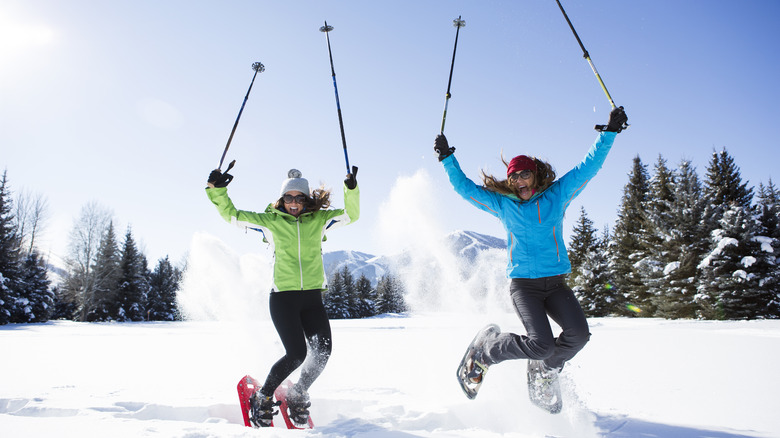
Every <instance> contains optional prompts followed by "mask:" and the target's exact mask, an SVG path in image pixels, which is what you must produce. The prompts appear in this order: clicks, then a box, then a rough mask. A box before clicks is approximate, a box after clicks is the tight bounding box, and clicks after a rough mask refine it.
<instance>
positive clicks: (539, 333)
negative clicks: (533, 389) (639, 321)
mask: <svg viewBox="0 0 780 438" xmlns="http://www.w3.org/2000/svg"><path fill="white" fill-rule="evenodd" d="M509 293H510V294H511V296H512V302H513V304H514V306H515V310H516V311H517V314H518V316H520V319H521V320H522V322H523V325H524V326H525V330H526V333H527V335H516V334H514V333H501V334H500V335H498V337H496V338H495V339H492V340H491V341H490V342H488V344H487V345H486V347H487V348H486V352H487V358H486V359H487V361H488V362H490V363H491V364H496V363H499V362H503V361H505V360H510V359H535V360H544V362H545V364H546V365H547V366H548V367H550V368H559V369H560V368H562V367H563V364H564V363H565V362H566V361H568V360H569V359H571V358H573V357H574V356H575V355H576V354H577V353H578V352H579V351H580V350H582V348H583V347H584V346H585V344H586V343H587V342H588V340H589V339H590V330H589V328H588V321H587V319H586V318H585V313H584V312H583V311H582V307H580V303H579V301H577V298H576V297H575V296H574V292H572V290H571V288H569V286H567V285H566V276H565V275H556V276H553V277H543V278H532V279H529V278H513V279H512V282H511V284H510V286H509ZM548 315H549V317H550V318H551V319H552V320H553V321H555V323H556V324H558V325H559V326H561V328H562V329H563V330H562V331H561V333H560V335H558V337H557V338H556V337H554V336H553V331H552V327H551V326H550V321H549V319H548Z"/></svg>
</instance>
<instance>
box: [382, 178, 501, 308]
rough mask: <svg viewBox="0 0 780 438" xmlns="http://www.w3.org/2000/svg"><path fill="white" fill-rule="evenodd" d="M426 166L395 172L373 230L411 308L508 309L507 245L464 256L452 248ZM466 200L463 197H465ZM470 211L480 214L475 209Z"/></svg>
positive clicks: (442, 210) (443, 212) (443, 213)
mask: <svg viewBox="0 0 780 438" xmlns="http://www.w3.org/2000/svg"><path fill="white" fill-rule="evenodd" d="M441 198H442V196H441V193H440V189H439V187H438V186H437V185H436V184H434V183H433V181H432V179H431V177H430V175H429V174H428V172H427V171H425V170H423V169H421V170H418V171H417V172H416V173H415V174H414V175H412V176H401V177H399V178H398V179H397V180H396V182H395V185H394V186H393V188H392V189H391V191H390V196H389V198H388V199H387V200H386V201H385V202H384V203H383V204H382V205H381V207H380V210H381V211H382V214H381V215H380V221H379V224H378V232H377V235H378V236H380V239H381V240H382V241H380V244H381V247H382V250H383V251H384V253H385V254H388V255H389V254H395V256H393V257H392V259H393V260H396V262H395V266H392V270H393V271H394V272H395V274H396V275H397V276H398V278H399V279H400V281H401V282H402V283H403V285H404V287H405V290H406V302H407V304H409V306H410V307H411V310H412V311H413V312H433V311H437V312H452V313H472V312H487V313H493V312H496V311H500V312H508V311H511V310H510V309H511V307H509V306H510V303H509V292H508V290H509V281H508V280H507V279H506V275H505V267H506V251H503V250H498V249H496V250H488V251H482V252H480V253H479V255H478V256H477V257H476V258H475V259H473V260H472V259H467V258H465V257H463V256H462V255H461V254H457V253H456V252H454V251H453V248H452V247H451V246H449V244H448V243H447V242H448V239H447V236H448V234H451V233H452V232H453V231H452V230H446V229H444V228H442V225H441V224H443V223H445V221H444V220H443V219H444V218H443V216H444V215H445V214H446V212H447V209H446V208H444V207H442V206H441V205H440V204H439V200H440V199H441ZM464 202H465V201H464ZM474 214H480V212H478V211H476V210H475V211H474Z"/></svg>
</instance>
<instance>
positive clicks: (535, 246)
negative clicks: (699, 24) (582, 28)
mask: <svg viewBox="0 0 780 438" xmlns="http://www.w3.org/2000/svg"><path fill="white" fill-rule="evenodd" d="M627 120H628V118H627V117H626V114H625V112H624V111H623V107H619V108H615V109H614V110H612V112H611V113H610V115H609V123H608V124H607V125H606V127H604V128H602V132H600V133H599V135H598V138H597V139H596V142H595V143H594V144H593V146H591V148H590V150H588V153H587V155H585V158H584V159H583V160H582V162H581V163H580V164H578V165H577V166H576V167H575V168H574V169H572V170H570V171H569V172H567V173H566V174H565V175H563V176H562V177H560V178H559V179H557V180H555V172H554V171H553V170H552V167H551V166H550V165H549V164H548V163H546V162H544V161H541V160H539V159H538V158H532V157H528V156H526V155H519V156H517V157H514V158H512V160H511V161H510V162H509V163H506V161H504V163H505V164H506V165H507V173H506V176H507V178H506V179H499V178H495V177H493V176H489V175H486V174H485V173H484V172H483V173H482V180H483V185H481V186H480V185H477V184H475V183H474V182H473V181H471V180H470V179H468V178H467V177H466V175H465V174H464V173H463V171H462V170H461V169H460V165H459V164H458V161H457V160H456V159H455V156H454V155H453V152H454V151H455V148H452V147H450V146H449V145H448V143H447V139H446V137H444V135H439V136H438V137H437V138H436V142H435V146H434V149H435V150H436V152H437V153H438V155H439V161H441V163H442V164H443V165H444V169H445V170H446V171H447V175H448V177H449V180H450V182H451V183H452V186H453V187H454V189H455V191H456V192H458V194H460V195H461V196H462V197H463V198H464V199H465V200H466V201H468V202H470V203H471V204H472V205H474V206H475V207H477V208H479V209H480V210H484V211H486V212H488V213H490V214H492V215H493V216H496V217H497V218H498V219H500V220H501V223H502V224H503V225H504V229H505V230H506V233H507V252H508V254H507V255H508V263H507V276H508V277H509V278H510V279H511V283H510V288H509V291H510V294H511V297H512V302H513V304H514V307H515V309H516V310H517V314H518V315H519V316H520V319H521V320H522V322H523V325H524V326H525V329H526V333H527V334H526V335H517V334H514V333H501V332H499V331H498V330H488V331H487V332H486V333H485V335H484V336H481V337H478V342H477V345H476V349H475V351H476V352H475V354H474V355H473V357H472V360H471V361H470V362H469V364H468V365H467V368H468V371H469V374H468V377H469V379H470V380H471V381H472V382H473V383H474V384H481V381H482V377H483V375H484V373H485V372H486V371H487V369H488V367H489V366H491V365H494V364H497V363H499V362H502V361H505V360H509V359H530V361H529V370H530V369H531V368H534V369H538V370H539V372H542V373H544V374H545V379H546V380H547V381H556V378H557V373H558V371H560V370H561V369H562V368H563V365H564V363H565V362H566V361H568V360H569V359H571V358H572V357H574V355H576V354H577V352H579V351H580V350H581V349H582V348H583V347H584V346H585V344H586V343H587V342H588V339H589V338H590V333H589V329H588V322H587V320H586V318H585V314H584V312H583V311H582V308H581V307H580V304H579V302H578V301H577V299H576V298H575V296H574V293H573V292H572V290H571V288H569V286H567V285H566V274H568V273H570V272H571V263H570V262H569V256H568V254H567V253H566V248H565V246H564V242H563V218H564V213H565V212H566V209H567V208H568V206H569V205H570V204H571V201H572V200H573V199H574V198H575V197H576V196H577V195H579V194H580V192H581V191H582V189H583V188H585V185H586V184H587V183H588V181H590V179H591V178H593V177H594V176H595V175H596V173H597V172H598V171H599V169H600V168H601V166H602V164H603V163H604V160H605V159H606V157H607V153H608V152H609V150H610V148H611V147H612V143H613V141H614V140H615V136H616V135H617V133H618V132H620V131H621V130H622V129H623V128H624V127H625V126H627V125H625V123H626V121H627ZM548 315H549V317H550V318H552V319H553V321H555V322H556V323H557V324H558V325H560V326H561V328H562V332H561V333H560V335H559V336H558V337H557V338H556V337H554V336H553V332H552V327H551V326H550V323H549V320H548ZM493 327H495V328H496V329H497V327H496V326H493ZM530 378H531V377H530V373H529V379H530ZM530 383H531V382H530V381H529V384H530ZM556 384H557V381H556Z"/></svg>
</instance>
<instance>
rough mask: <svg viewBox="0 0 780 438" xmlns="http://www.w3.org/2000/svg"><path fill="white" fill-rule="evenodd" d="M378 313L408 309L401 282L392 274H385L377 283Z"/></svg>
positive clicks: (399, 311) (398, 311)
mask: <svg viewBox="0 0 780 438" xmlns="http://www.w3.org/2000/svg"><path fill="white" fill-rule="evenodd" d="M376 288H377V307H376V309H377V313H379V314H382V313H402V312H406V311H407V310H408V306H407V304H406V300H405V299H404V290H403V286H402V285H401V282H399V281H398V279H397V278H395V277H394V276H393V275H391V274H386V275H383V276H382V278H380V279H379V282H378V283H377V285H376Z"/></svg>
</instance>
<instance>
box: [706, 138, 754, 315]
mask: <svg viewBox="0 0 780 438" xmlns="http://www.w3.org/2000/svg"><path fill="white" fill-rule="evenodd" d="M752 197H753V189H752V188H750V189H749V188H748V187H747V182H743V181H742V175H741V173H740V170H739V167H738V166H737V165H736V164H735V163H734V159H733V158H732V157H731V156H730V155H729V154H728V152H727V151H726V149H725V148H724V149H723V150H722V151H721V152H713V154H712V159H711V160H710V162H709V165H708V167H707V174H706V179H705V181H704V200H705V209H704V214H703V221H702V223H703V226H704V227H705V231H706V233H707V234H706V235H707V241H708V243H709V246H708V248H707V250H706V257H705V258H704V259H703V260H702V261H701V262H700V263H699V265H698V266H699V269H700V270H701V271H700V273H699V278H698V285H697V291H698V294H697V295H696V302H697V304H699V305H700V307H701V309H700V316H702V317H704V318H708V319H723V318H738V319H742V318H745V317H747V318H750V317H751V316H749V315H754V313H755V309H745V313H743V312H738V311H736V310H735V309H734V306H735V304H736V303H737V302H739V299H738V298H737V297H735V294H736V293H744V294H746V295H750V296H752V295H754V294H755V293H754V292H753V291H752V284H751V282H752V281H753V280H754V279H755V278H754V277H755V273H754V272H753V271H755V269H757V268H759V266H760V265H761V264H759V265H756V266H753V267H752V268H748V267H745V268H747V270H743V269H741V268H739V264H740V262H741V260H736V258H740V259H741V258H742V257H755V254H756V253H757V251H756V242H755V240H754V237H756V234H755V233H756V232H757V231H758V230H759V228H758V224H757V223H756V221H755V220H754V219H753V218H752V215H751V202H752ZM739 227H742V229H739ZM740 239H744V240H742V241H740ZM754 264H755V263H753V265H754ZM743 272H744V273H745V276H746V277H745V278H743V279H742V280H744V281H741V280H740V278H742V273H743ZM751 272H752V274H750V275H748V273H751ZM755 280H756V281H758V279H755ZM732 287H736V289H730V288H732ZM737 291H741V292H737ZM744 299H745V302H751V301H756V300H757V299H754V297H749V296H745V297H744ZM749 307H752V305H749ZM752 317H755V316H752Z"/></svg>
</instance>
